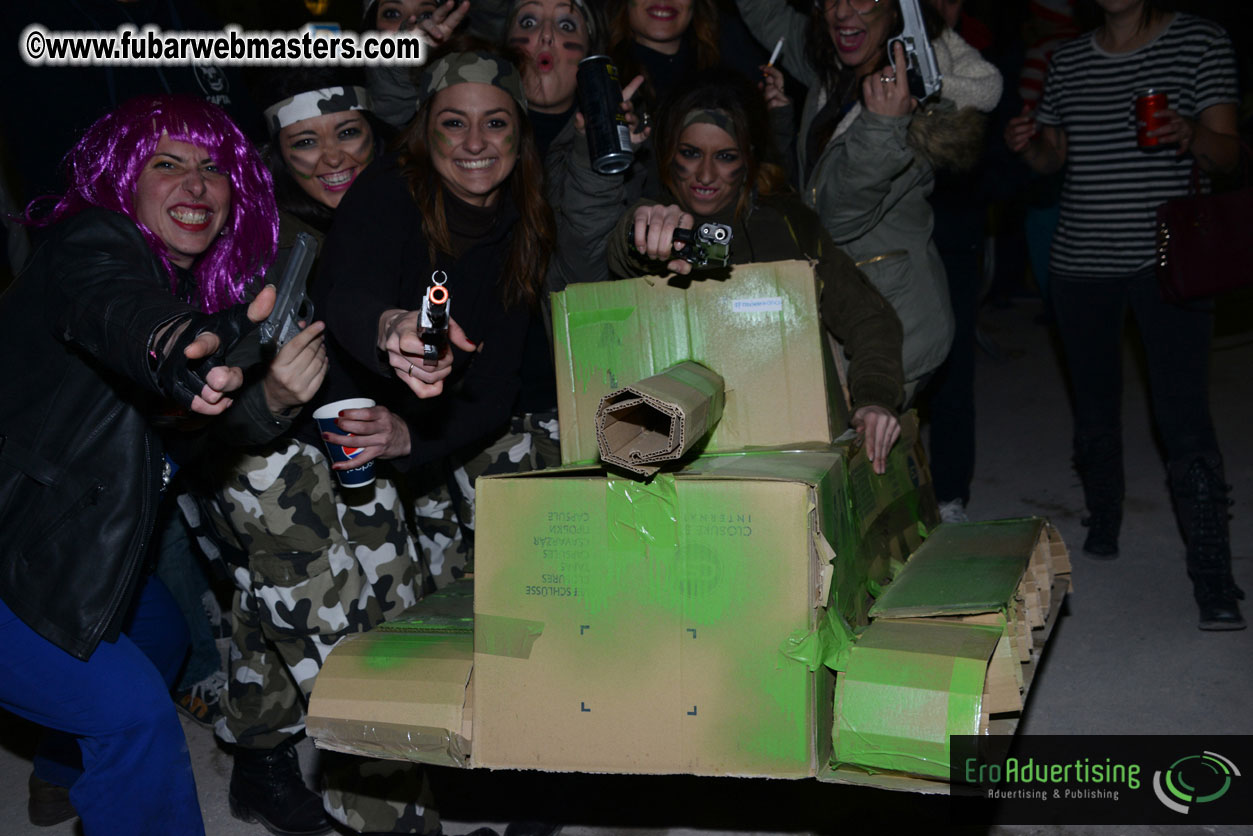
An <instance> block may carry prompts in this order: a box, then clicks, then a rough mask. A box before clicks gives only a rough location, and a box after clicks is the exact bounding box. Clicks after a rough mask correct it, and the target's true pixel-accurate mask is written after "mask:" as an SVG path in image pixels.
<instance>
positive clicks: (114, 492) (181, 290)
mask: <svg viewBox="0 0 1253 836" xmlns="http://www.w3.org/2000/svg"><path fill="white" fill-rule="evenodd" d="M63 170H64V171H65V172H66V174H67V179H68V181H69V182H68V183H67V189H66V191H65V193H64V194H63V195H62V196H61V197H60V198H58V199H57V200H56V201H55V204H54V205H53V206H52V208H51V210H50V211H49V212H47V213H46V214H45V215H43V216H42V217H41V219H40V220H38V221H36V222H35V225H37V226H41V227H42V230H41V239H40V240H41V244H40V246H39V247H38V248H37V249H36V251H35V252H34V254H33V255H32V256H31V259H30V261H29V262H28V263H27V265H26V268H25V270H24V271H23V272H22V274H21V275H20V276H19V278H18V279H17V280H16V282H15V283H14V284H13V286H12V287H11V288H10V289H9V290H8V291H7V292H6V293H5V294H4V295H3V297H0V356H3V357H4V358H5V364H6V366H5V368H6V373H5V375H4V376H3V380H0V402H3V403H4V405H5V407H4V410H3V411H2V413H3V414H0V451H2V453H0V706H2V707H3V708H4V709H6V710H9V711H12V712H15V713H17V714H19V715H21V716H23V717H25V718H27V719H29V720H32V721H34V722H36V723H39V724H40V725H42V726H44V727H46V728H48V729H49V730H51V732H50V737H51V736H52V735H53V734H55V733H57V732H60V733H62V734H63V735H64V736H63V737H62V738H61V739H62V741H63V742H64V743H65V744H66V745H68V747H69V748H70V750H72V751H73V752H75V753H76V754H77V751H78V749H79V746H80V745H81V748H82V750H83V751H84V752H86V753H88V754H89V755H90V756H89V757H84V758H82V761H81V764H78V765H73V764H71V763H68V762H63V761H61V760H59V759H57V758H55V757H54V753H53V752H52V751H46V750H45V751H43V752H42V753H41V754H42V755H43V757H41V758H40V759H39V762H40V763H41V765H39V766H37V767H36V772H40V771H41V770H48V771H50V772H51V774H48V773H47V772H46V773H45V774H37V775H34V776H33V780H32V785H36V784H37V783H38V782H43V785H44V786H45V787H49V788H50V785H51V784H52V783H53V779H55V780H56V782H57V786H60V787H63V788H64V787H66V786H70V787H71V788H72V789H71V790H70V793H71V797H72V801H73V805H74V808H75V809H76V810H77V813H78V815H79V817H80V818H81V819H82V823H83V828H84V830H86V831H87V832H89V833H107V832H114V833H128V834H137V836H168V834H180V836H201V834H203V833H204V826H203V823H202V821H201V816H200V807H199V802H198V800H197V795H196V787H195V782H194V779H193V775H192V769H191V762H190V760H189V759H188V754H187V743H186V741H185V740H184V738H183V731H182V727H181V726H180V724H179V721H178V716H177V714H176V713H175V711H174V703H173V702H172V701H171V700H170V696H169V691H168V688H169V686H170V685H171V684H172V680H173V679H174V677H175V676H176V675H177V672H178V668H179V667H180V666H181V665H182V660H183V654H184V650H185V647H186V641H187V640H186V627H185V626H184V624H183V622H182V619H181V618H180V617H179V615H178V611H177V609H176V608H175V607H174V606H173V602H172V601H171V600H170V595H169V592H168V591H166V590H165V589H164V587H163V586H162V585H161V583H160V581H159V580H158V579H157V578H155V577H151V578H150V577H149V572H148V571H147V569H146V567H147V566H149V565H151V562H154V555H153V554H152V552H151V551H150V549H149V544H150V543H151V540H152V533H153V526H154V522H155V519H156V516H157V513H158V511H157V509H158V507H159V506H160V505H162V504H163V503H168V497H169V493H168V492H167V491H166V480H165V479H163V471H164V472H165V473H166V474H167V475H168V468H165V467H163V463H166V464H168V463H169V462H170V459H169V458H168V456H167V451H175V452H176V453H177V454H179V455H178V463H179V464H182V465H188V464H191V463H192V455H191V454H192V453H193V451H194V445H193V444H192V443H191V442H192V440H194V439H197V438H202V436H203V433H204V432H210V431H212V430H213V427H214V425H213V424H210V425H209V427H208V428H207V429H206V428H205V427H204V425H203V424H198V423H197V422H196V421H192V420H188V419H189V418H191V417H192V413H195V414H197V415H200V416H217V415H221V414H222V413H224V412H226V410H227V407H231V406H232V403H234V407H233V408H232V409H231V410H230V411H229V412H228V413H226V414H225V415H223V416H222V418H221V419H220V420H223V421H225V420H229V419H231V418H232V416H234V415H236V414H238V413H239V409H238V407H240V406H241V405H242V403H243V401H244V400H245V398H246V397H247V395H246V394H245V393H246V392H247V391H251V390H244V391H245V393H239V394H238V395H237V390H240V387H241V384H242V383H243V379H244V377H243V371H242V369H240V368H238V367H232V366H227V365H226V364H225V362H224V360H223V358H222V356H221V355H219V354H218V350H219V349H221V352H222V354H225V352H226V351H227V350H228V349H230V348H231V347H233V346H234V344H235V343H236V342H237V341H238V338H239V337H240V336H241V335H242V334H243V333H244V332H245V331H246V330H247V329H248V328H249V322H257V321H259V320H260V319H261V318H262V317H264V316H265V315H266V314H267V313H268V312H269V307H270V305H271V303H272V302H273V296H272V294H270V293H262V294H260V295H259V296H258V299H257V300H256V302H254V303H253V304H252V305H250V306H248V307H247V308H246V309H245V308H243V307H242V306H241V305H239V304H238V303H240V302H241V301H242V300H243V298H244V297H245V294H246V292H247V290H248V288H249V285H250V284H251V282H253V281H254V280H255V279H256V278H257V277H258V276H259V274H260V273H261V271H262V270H263V269H264V268H265V266H266V265H268V263H269V262H270V260H271V259H272V258H273V256H274V248H275V233H276V230H277V225H278V223H277V212H276V211H275V207H274V199H273V196H272V193H271V188H270V179H269V175H268V174H267V173H266V171H265V168H264V166H263V165H262V164H261V160H260V159H259V158H258V156H257V154H256V152H255V151H254V150H253V149H252V146H251V145H250V143H249V142H248V140H247V139H246V138H245V137H244V135H243V133H242V132H240V130H239V129H238V128H237V127H236V126H235V125H234V124H233V123H232V122H231V121H230V119H229V118H228V117H227V116H226V114H225V113H223V112H222V111H221V110H219V109H218V108H216V107H214V106H213V105H210V104H207V103H205V102H204V101H201V100H198V99H194V98H191V97H179V96H159V97H153V96H148V97H142V98H139V99H134V100H131V101H129V102H127V103H125V104H123V105H122V106H121V107H119V108H118V109H117V110H116V111H114V112H112V113H109V114H107V115H106V116H104V117H102V118H100V119H99V120H97V121H96V122H95V123H94V124H93V125H92V126H91V127H90V128H88V129H87V131H86V132H85V134H84V135H83V137H82V138H81V139H80V140H79V141H78V143H77V144H76V145H75V146H74V148H73V149H72V150H71V151H70V153H69V154H68V155H67V156H66V159H65V162H64V167H63ZM31 208H32V209H34V208H38V207H34V206H33V207H31ZM232 398H235V400H234V401H233V400H232ZM158 416H159V417H158ZM171 416H178V417H177V418H175V417H171ZM162 419H165V420H162ZM171 423H177V425H178V426H179V428H180V429H181V430H183V431H182V432H169V431H168V430H169V427H170V424H171ZM236 429H237V430H238V432H234V431H232V432H224V433H223V434H222V436H219V437H217V438H214V439H213V442H218V441H223V440H226V441H228V442H239V441H242V443H261V442H262V441H264V440H266V439H267V438H268V437H269V436H268V433H269V427H268V426H266V425H264V424H261V423H258V424H255V425H250V424H247V423H245V424H240V425H238V426H237V427H236ZM163 496H164V497H165V499H164V500H163V499H162V497H163ZM167 507H168V506H167ZM85 544H90V547H89V548H87V547H85ZM167 612H169V613H170V614H171V615H172V617H173V620H170V618H169V616H167V615H166V613H167ZM144 624H148V625H154V624H155V625H159V626H158V627H156V628H155V629H153V630H151V631H143V630H140V631H136V630H135V628H136V627H137V626H141V625H144ZM151 633H161V634H163V635H160V636H152V635H151ZM145 636H146V638H147V640H146V639H145V638H144V637H145ZM84 694H90V695H91V698H90V699H89V700H83V698H82V697H83V695H84ZM71 734H72V735H73V736H74V737H73V738H70V737H68V735H71Z"/></svg>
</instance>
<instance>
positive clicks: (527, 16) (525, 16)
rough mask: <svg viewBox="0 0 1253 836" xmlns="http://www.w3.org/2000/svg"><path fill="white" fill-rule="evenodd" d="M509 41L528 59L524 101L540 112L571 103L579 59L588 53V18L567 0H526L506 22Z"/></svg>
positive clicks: (559, 110) (563, 108)
mask: <svg viewBox="0 0 1253 836" xmlns="http://www.w3.org/2000/svg"><path fill="white" fill-rule="evenodd" d="M509 43H510V44H513V45H514V46H516V47H518V48H519V49H520V50H521V51H522V52H524V53H525V54H526V56H527V58H529V59H530V60H529V61H528V62H527V66H526V68H525V71H524V72H523V82H524V84H525V86H526V97H527V105H528V107H529V108H530V109H531V110H534V111H537V112H539V113H564V112H565V111H567V110H569V109H570V108H571V107H573V106H574V96H575V87H576V81H577V76H578V66H579V61H581V60H583V58H585V57H587V51H588V44H589V38H588V32H587V21H585V20H584V19H583V15H582V13H581V12H579V11H578V10H577V9H576V8H575V6H574V5H573V4H572V3H571V2H570V0H525V2H522V3H520V4H519V5H518V9H517V12H516V13H515V14H514V18H513V21H512V23H510V25H509Z"/></svg>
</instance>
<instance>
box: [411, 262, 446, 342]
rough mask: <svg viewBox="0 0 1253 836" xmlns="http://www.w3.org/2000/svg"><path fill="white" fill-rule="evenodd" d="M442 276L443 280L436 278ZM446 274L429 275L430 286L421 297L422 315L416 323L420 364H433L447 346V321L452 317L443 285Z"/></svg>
mask: <svg viewBox="0 0 1253 836" xmlns="http://www.w3.org/2000/svg"><path fill="white" fill-rule="evenodd" d="M438 276H443V278H442V279H441V278H437V277H438ZM447 281H448V274H447V273H445V272H444V271H443V270H436V271H435V272H434V273H432V274H431V286H430V287H428V288H427V289H426V295H425V296H423V297H422V314H421V317H420V319H419V321H418V325H419V326H420V328H421V330H420V334H421V337H422V362H424V363H434V362H436V361H437V360H439V355H440V354H443V352H444V348H445V347H446V346H447V345H448V320H449V318H450V317H451V315H452V313H451V312H452V299H451V297H450V296H449V293H448V288H447V287H446V286H445V283H446V282H447Z"/></svg>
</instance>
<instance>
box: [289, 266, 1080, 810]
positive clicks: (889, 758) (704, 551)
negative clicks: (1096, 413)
mask: <svg viewBox="0 0 1253 836" xmlns="http://www.w3.org/2000/svg"><path fill="white" fill-rule="evenodd" d="M817 300H818V290H817V287H816V285H815V279H814V274H813V270H812V269H811V267H810V265H809V264H807V263H804V262H779V263H772V264H754V265H746V266H743V267H737V268H735V269H734V270H733V271H732V274H731V276H730V278H729V279H727V280H726V281H694V282H691V283H690V285H688V286H686V287H679V286H673V285H671V284H668V283H666V282H664V281H660V280H656V279H637V280H631V281H622V282H609V283H600V284H588V285H574V286H571V287H570V288H568V289H567V290H566V291H564V292H563V293H559V294H555V295H554V297H553V318H554V331H555V346H556V349H557V351H556V353H557V379H558V391H559V410H560V425H561V445H562V460H563V462H564V463H565V464H563V466H562V467H560V468H557V469H552V470H545V471H540V472H535V473H526V474H517V475H509V476H499V477H487V478H483V479H480V480H479V481H478V483H477V485H476V498H475V501H476V518H477V521H478V525H477V531H476V536H475V539H476V545H475V548H476V553H475V561H474V568H475V571H474V575H473V577H472V579H466V580H463V581H459V582H457V583H455V584H453V585H451V586H449V587H447V588H445V589H442V590H440V591H439V592H438V593H436V594H433V595H431V596H428V597H427V598H426V599H425V600H423V601H422V602H420V603H419V604H418V605H417V606H416V607H415V608H413V609H412V610H411V611H409V612H408V613H406V614H405V615H404V616H402V617H400V618H399V619H396V620H393V621H390V622H388V623H386V624H384V625H381V626H380V627H378V628H377V629H375V630H374V631H373V632H370V633H366V634H361V635H357V636H353V637H351V638H349V639H346V640H345V641H343V642H341V643H340V645H339V646H338V647H337V648H336V649H335V650H334V651H333V652H332V653H331V654H330V657H329V658H328V659H327V661H326V664H325V666H324V667H323V669H322V672H321V674H320V676H319V678H318V682H317V686H316V687H315V689H314V692H313V697H312V700H311V702H310V705H309V716H308V721H307V725H308V733H309V734H310V735H311V736H312V737H313V738H314V739H315V740H316V743H317V745H318V746H319V747H321V748H326V749H334V750H339V751H344V752H350V753H356V754H361V755H367V756H372V757H383V758H394V759H401V760H413V761H420V762H424V763H432V764H442V765H448V766H458V767H469V768H474V767H488V768H497V769H499V768H513V769H541V770H550V771H586V772H607V773H659V774H661V773H691V774H697V775H731V776H768V777H775V778H817V779H819V780H823V781H836V782H844V783H856V784H869V785H874V786H880V787H886V788H896V789H910V790H917V791H934V792H938V791H947V789H948V779H949V762H948V761H949V751H950V750H949V745H950V735H985V734H1006V735H1008V734H1013V732H1014V730H1015V728H1016V726H1017V720H1018V718H1019V716H1020V715H1021V712H1022V710H1023V705H1024V702H1025V700H1026V698H1027V694H1028V692H1029V690H1030V687H1031V683H1032V679H1033V675H1034V672H1035V668H1036V662H1037V660H1038V659H1039V655H1040V651H1041V649H1042V647H1043V646H1044V643H1045V641H1046V640H1047V638H1048V636H1049V634H1050V631H1051V629H1052V627H1053V625H1054V624H1055V622H1056V617H1057V612H1058V609H1059V608H1060V606H1061V602H1062V599H1063V597H1064V596H1065V594H1066V591H1067V589H1068V585H1069V562H1068V558H1067V553H1066V549H1065V546H1064V545H1063V543H1062V541H1061V539H1060V537H1059V536H1058V534H1057V532H1056V531H1055V530H1054V529H1053V528H1052V527H1051V526H1050V525H1049V524H1048V523H1047V522H1046V521H1045V520H1042V519H1036V518H1032V519H1021V520H1002V521H996V522H987V523H970V524H962V525H951V524H948V525H940V524H939V519H938V513H937V509H936V503H935V497H934V493H933V491H932V488H931V483H930V475H929V472H928V469H927V463H926V459H925V457H924V454H923V450H922V446H921V444H920V443H919V439H918V427H917V422H916V419H915V418H914V416H913V415H912V414H909V415H906V416H904V418H903V420H902V436H901V439H900V441H899V442H898V443H897V444H896V446H895V447H894V448H893V451H892V453H891V455H890V456H889V457H888V460H887V465H888V470H887V473H886V474H884V475H876V474H875V473H873V471H872V469H871V465H870V462H869V461H868V460H867V459H866V456H865V453H864V452H862V451H861V450H860V448H859V445H858V439H857V437H856V436H855V435H853V434H852V433H850V432H846V431H845V428H846V427H847V421H848V414H847V406H846V403H847V402H846V400H845V396H844V393H843V391H842V388H841V383H840V378H841V375H840V363H839V360H840V359H841V358H840V354H839V352H838V350H836V351H833V350H832V346H831V344H830V342H829V341H828V339H827V337H826V336H825V333H824V330H823V328H822V326H821V324H820V321H819V317H818V301H817Z"/></svg>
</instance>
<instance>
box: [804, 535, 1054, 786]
mask: <svg viewBox="0 0 1253 836" xmlns="http://www.w3.org/2000/svg"><path fill="white" fill-rule="evenodd" d="M1069 572H1070V562H1069V558H1068V557H1067V555H1066V553H1065V546H1064V545H1063V544H1062V543H1061V538H1060V536H1058V535H1057V532H1056V531H1055V530H1053V529H1052V527H1051V526H1049V525H1048V523H1047V522H1046V521H1044V520H1042V519H1039V518H1029V519H1021V520H997V521H993V522H984V523H964V524H960V525H952V524H947V525H941V526H939V527H938V528H937V529H936V530H935V531H934V532H933V533H932V534H931V536H930V537H929V538H928V539H927V541H926V542H925V543H924V544H923V545H922V547H921V548H919V549H918V550H917V552H916V553H915V554H914V555H913V557H911V558H910V560H909V562H908V564H907V565H906V566H905V567H904V569H903V570H902V571H901V572H900V574H899V575H898V576H897V577H896V579H895V580H894V581H893V582H892V583H891V584H890V585H889V586H888V588H887V590H886V591H885V592H884V593H883V594H882V595H881V596H880V597H879V599H878V600H877V601H876V602H875V604H874V606H872V607H871V608H870V613H869V615H870V617H871V618H872V619H873V620H872V622H871V624H870V626H869V627H868V628H867V629H866V630H865V631H864V632H862V634H861V635H860V636H858V637H857V641H856V644H855V645H854V646H853V648H852V650H851V652H850V653H849V655H848V659H847V664H846V666H845V667H844V668H843V669H842V670H841V672H840V673H839V675H838V683H837V686H836V695H835V718H836V719H835V725H834V727H833V730H832V738H833V753H834V757H833V760H834V764H835V766H836V769H835V770H834V771H833V773H831V774H829V775H828V776H827V777H829V778H830V779H832V780H845V779H849V778H850V777H851V778H852V779H853V780H852V781H851V782H853V783H875V784H877V785H880V786H885V785H888V784H890V782H891V781H892V780H896V779H910V780H913V779H916V778H924V779H930V780H932V781H934V782H937V783H936V787H935V791H939V790H940V789H942V788H943V787H944V786H946V785H947V784H946V782H947V781H948V779H949V745H948V744H949V735H955V734H963V735H975V734H978V735H983V734H1013V732H1014V731H1015V729H1016V728H1017V722H1018V719H1019V717H1020V716H1021V712H1022V709H1023V705H1024V703H1025V700H1026V694H1027V691H1028V690H1029V689H1030V686H1031V681H1032V679H1033V676H1034V671H1035V664H1036V661H1037V659H1038V655H1039V650H1040V649H1041V648H1042V647H1043V645H1044V642H1045V641H1046V640H1047V638H1048V635H1049V633H1050V632H1051V630H1052V627H1053V625H1054V624H1055V623H1056V616H1057V610H1058V609H1059V608H1060V605H1061V600H1062V598H1063V596H1064V595H1065V592H1066V589H1067V587H1068V581H1069ZM885 773H887V774H890V775H891V776H892V777H891V778H887V779H885V778H883V777H881V776H883V775H884V774H885ZM910 788H912V789H919V788H920V787H919V786H918V785H917V784H916V783H915V784H914V785H912V786H910Z"/></svg>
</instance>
